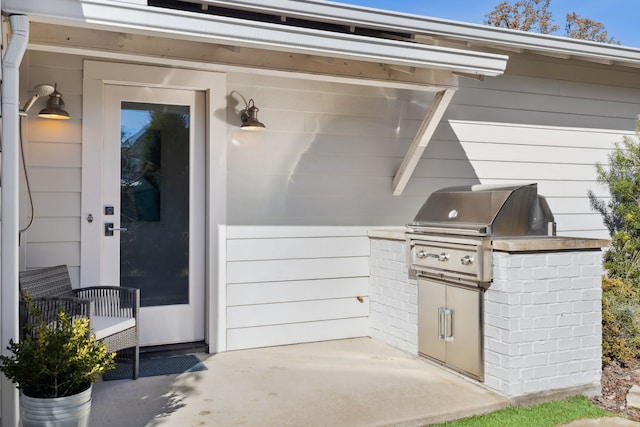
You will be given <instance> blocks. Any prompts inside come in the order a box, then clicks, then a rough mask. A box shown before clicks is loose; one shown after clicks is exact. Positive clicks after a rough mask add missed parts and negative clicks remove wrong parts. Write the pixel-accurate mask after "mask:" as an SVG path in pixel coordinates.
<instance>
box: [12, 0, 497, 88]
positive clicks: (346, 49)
mask: <svg viewBox="0 0 640 427" xmlns="http://www.w3.org/2000/svg"><path fill="white" fill-rule="evenodd" d="M4 11H5V12H9V13H25V14H28V15H29V17H30V19H31V20H32V21H35V22H45V23H52V24H63V23H66V24H67V25H69V24H70V23H71V22H75V23H77V25H79V26H84V27H87V28H98V29H110V30H113V31H119V32H132V33H139V34H147V35H158V36H164V37H174V38H178V39H184V40H194V41H215V42H217V43H224V44H228V45H233V46H246V47H253V48H260V49H271V50H276V51H284V52H291V53H303V54H308V55H315V56H328V57H336V58H343V59H353V60H361V61H372V62H376V63H386V64H393V65H401V66H408V67H418V68H432V69H443V70H448V71H456V72H462V73H469V74H475V75H486V76H497V75H501V74H503V73H504V70H505V68H506V64H507V59H508V57H507V56H505V55H496V54H489V53H483V52H475V51H468V50H463V49H453V48H446V47H439V46H430V45H424V44H418V43H408V42H403V41H397V40H386V39H380V38H373V37H366V36H358V35H353V34H342V33H335V32H329V31H322V30H315V29H308V28H300V27H290V26H287V27H284V26H282V25H278V24H273V23H265V22H255V21H250V20H241V19H236V18H228V17H222V16H216V15H207V14H197V13H193V12H183V11H178V10H169V9H163V8H155V7H151V6H146V5H141V4H136V3H134V2H127V1H120V2H114V1H109V0H47V1H32V2H24V1H23V0H6V1H5V6H4Z"/></svg>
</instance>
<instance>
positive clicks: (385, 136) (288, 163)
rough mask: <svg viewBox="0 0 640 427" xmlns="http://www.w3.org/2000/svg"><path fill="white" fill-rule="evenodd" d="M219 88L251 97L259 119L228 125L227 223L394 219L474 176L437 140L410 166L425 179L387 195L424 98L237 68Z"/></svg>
mask: <svg viewBox="0 0 640 427" xmlns="http://www.w3.org/2000/svg"><path fill="white" fill-rule="evenodd" d="M228 85H229V90H232V89H233V90H237V91H239V92H240V93H242V94H243V95H244V96H245V97H247V96H249V97H252V98H254V99H255V100H256V105H257V106H258V107H259V108H260V115H259V117H260V120H262V121H263V122H264V123H265V124H266V125H267V131H266V132H262V133H260V134H255V133H252V134H250V135H249V134H248V133H247V132H242V131H240V130H238V128H237V127H234V126H230V127H229V135H228V138H229V142H230V144H229V151H228V163H227V166H228V175H227V176H228V189H229V191H228V194H229V199H228V204H227V206H228V208H227V212H228V218H229V222H230V224H231V225H242V224H255V225H268V224H272V225H298V224H299V225H326V226H329V225H349V226H374V225H375V226H384V225H404V224H406V223H408V222H410V221H411V220H412V219H413V217H414V216H415V213H416V212H417V210H418V209H419V208H420V206H421V205H422V203H423V202H424V199H425V197H426V196H427V195H428V194H430V193H431V192H432V191H434V190H436V189H437V188H441V187H443V186H448V185H457V184H460V182H467V181H469V182H472V183H477V182H478V181H477V179H476V178H475V176H474V173H473V168H472V167H471V166H470V165H469V163H468V162H467V161H466V160H464V158H463V157H462V156H463V155H464V153H463V152H462V150H460V149H456V147H455V146H452V145H451V146H448V147H447V146H446V144H443V145H442V146H441V147H442V148H438V149H437V150H435V151H436V152H434V150H428V153H427V154H428V155H426V156H425V159H424V161H423V162H421V165H420V166H419V168H420V174H418V175H417V176H428V177H429V178H433V181H432V182H429V183H427V184H426V185H423V184H420V185H419V186H415V185H411V184H410V185H409V188H408V190H407V192H406V193H405V194H404V195H403V196H401V197H396V196H393V195H392V184H391V183H392V180H393V176H394V175H395V173H396V172H397V170H398V168H399V167H400V164H401V163H402V159H403V157H404V155H405V154H406V152H407V150H408V148H409V146H410V144H411V141H412V140H413V137H414V136H415V134H416V132H417V130H418V129H419V127H420V124H421V122H422V120H423V118H424V115H425V114H426V111H427V109H428V107H429V105H430V103H431V101H432V98H433V95H432V94H429V93H420V92H412V91H408V90H398V89H388V88H375V87H365V86H360V87H359V86H352V85H342V84H331V83H326V82H325V83H323V82H316V81H312V80H309V81H302V82H301V81H295V80H291V79H283V78H275V77H258V80H257V81H254V80H253V77H252V76H246V75H239V74H238V75H230V76H229V79H228ZM227 118H228V121H229V123H232V124H233V123H235V122H236V121H237V111H236V110H233V111H231V110H229V111H228V115H227ZM432 154H433V155H435V157H429V156H430V155H432ZM447 155H448V156H449V157H446V156H447ZM443 156H445V157H444V158H443ZM422 163H424V164H422Z"/></svg>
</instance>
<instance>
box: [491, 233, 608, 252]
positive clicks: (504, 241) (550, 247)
mask: <svg viewBox="0 0 640 427" xmlns="http://www.w3.org/2000/svg"><path fill="white" fill-rule="evenodd" d="M610 244H611V241H609V240H607V239H586V238H582V237H568V236H541V237H515V238H496V239H494V240H493V250H494V251H502V252H542V251H575V250H578V251H580V250H594V249H601V248H605V247H607V246H609V245H610Z"/></svg>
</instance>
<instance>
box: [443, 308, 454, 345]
mask: <svg viewBox="0 0 640 427" xmlns="http://www.w3.org/2000/svg"><path fill="white" fill-rule="evenodd" d="M444 314H445V317H444V340H445V341H453V310H451V309H450V308H445V309H444Z"/></svg>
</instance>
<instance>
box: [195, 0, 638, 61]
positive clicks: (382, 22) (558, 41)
mask: <svg viewBox="0 0 640 427" xmlns="http://www.w3.org/2000/svg"><path fill="white" fill-rule="evenodd" d="M197 2H198V3H203V4H211V5H215V6H223V7H233V8H236V9H237V8H241V9H243V10H252V11H256V12H259V11H262V12H265V11H267V12H269V13H273V14H277V15H282V16H290V17H299V18H304V19H310V20H318V21H324V22H333V23H342V24H344V25H355V26H363V27H367V28H377V29H381V30H387V31H395V32H401V33H402V32H406V33H411V34H420V35H423V36H440V37H448V38H451V39H454V40H459V41H466V42H470V43H480V44H483V45H485V46H488V47H491V46H493V47H498V48H499V47H508V48H515V49H528V50H532V51H539V52H543V53H544V52H548V53H554V54H562V55H567V56H568V57H571V56H574V57H581V56H583V57H585V58H590V59H594V60H600V61H616V62H619V63H625V62H629V63H631V64H636V65H635V66H637V64H639V63H640V49H638V48H631V47H626V46H618V45H612V44H605V43H596V42H592V41H588V40H576V39H570V38H567V37H559V36H553V35H544V34H538V33H531V32H526V31H515V30H508V29H504V28H495V27H488V26H486V25H478V24H471V23H465V22H456V21H450V20H445V19H437V18H430V17H426V16H419V15H411V14H406V13H400V12H393V11H386V10H384V11H383V10H377V9H372V8H366V7H361V6H354V5H349V4H342V3H332V2H327V1H319V0H264V1H262V2H259V3H256V2H255V1H249V0H233V1H231V0H197Z"/></svg>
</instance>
